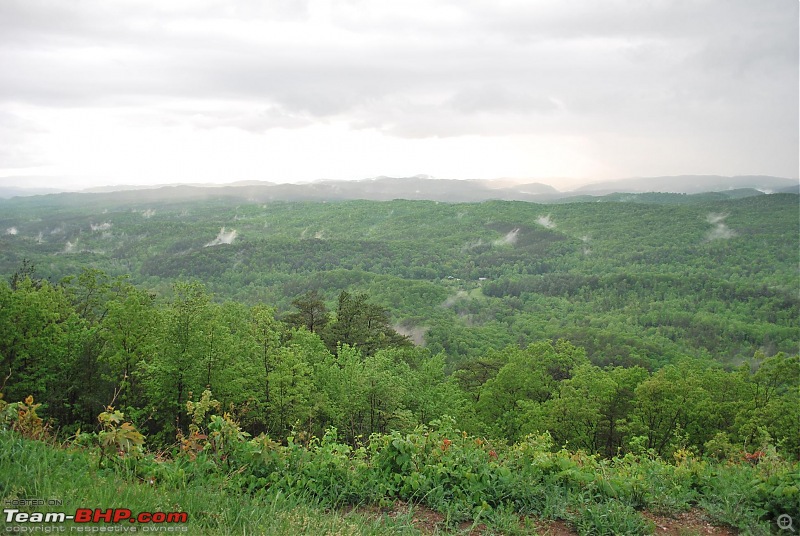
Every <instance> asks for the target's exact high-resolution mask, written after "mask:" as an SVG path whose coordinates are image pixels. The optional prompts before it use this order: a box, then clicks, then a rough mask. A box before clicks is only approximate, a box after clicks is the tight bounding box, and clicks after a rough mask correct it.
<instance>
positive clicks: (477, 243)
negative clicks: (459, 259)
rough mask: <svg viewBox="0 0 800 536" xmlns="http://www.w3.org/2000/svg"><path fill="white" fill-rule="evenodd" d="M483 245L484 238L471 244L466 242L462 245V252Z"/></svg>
mask: <svg viewBox="0 0 800 536" xmlns="http://www.w3.org/2000/svg"><path fill="white" fill-rule="evenodd" d="M482 245H483V240H482V239H480V238H479V239H478V240H477V241H476V242H470V243H469V244H464V245H463V246H461V253H464V252H466V251H469V250H471V249H475V248H479V247H481V246H482Z"/></svg>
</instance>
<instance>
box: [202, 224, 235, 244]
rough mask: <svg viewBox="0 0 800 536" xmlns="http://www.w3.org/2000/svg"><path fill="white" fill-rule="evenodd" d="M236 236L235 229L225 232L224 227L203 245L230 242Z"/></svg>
mask: <svg viewBox="0 0 800 536" xmlns="http://www.w3.org/2000/svg"><path fill="white" fill-rule="evenodd" d="M235 238H236V229H231V231H230V232H227V233H226V232H225V227H223V228H222V229H220V230H219V234H218V235H217V237H216V238H215V239H214V240H212V241H211V242H209V243H208V244H206V245H205V246H203V247H211V246H218V245H220V244H232V243H233V241H234V239H235Z"/></svg>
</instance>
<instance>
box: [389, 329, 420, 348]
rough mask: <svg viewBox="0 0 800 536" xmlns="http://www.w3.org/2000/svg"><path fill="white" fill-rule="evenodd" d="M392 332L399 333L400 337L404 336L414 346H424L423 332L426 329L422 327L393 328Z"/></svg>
mask: <svg viewBox="0 0 800 536" xmlns="http://www.w3.org/2000/svg"><path fill="white" fill-rule="evenodd" d="M393 327H394V330H395V331H396V332H397V333H399V334H400V335H405V336H406V337H408V338H409V339H411V342H413V343H414V346H425V332H426V331H427V329H428V328H424V327H403V326H393Z"/></svg>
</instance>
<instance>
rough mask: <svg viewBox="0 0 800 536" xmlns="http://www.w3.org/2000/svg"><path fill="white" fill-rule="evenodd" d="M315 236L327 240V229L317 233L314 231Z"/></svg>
mask: <svg viewBox="0 0 800 536" xmlns="http://www.w3.org/2000/svg"><path fill="white" fill-rule="evenodd" d="M314 238H316V239H317V240H325V231H324V230H323V231H317V232H316V233H314Z"/></svg>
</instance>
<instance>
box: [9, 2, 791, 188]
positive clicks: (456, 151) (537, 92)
mask: <svg viewBox="0 0 800 536" xmlns="http://www.w3.org/2000/svg"><path fill="white" fill-rule="evenodd" d="M798 5H799V4H798V2H797V0H758V1H753V0H261V1H255V0H254V1H247V0H238V1H237V0H218V1H217V0H180V1H177V0H152V1H144V0H82V1H63V0H0V181H2V182H4V183H5V184H7V185H8V183H9V182H15V183H17V184H15V185H17V186H34V185H35V186H41V185H51V186H52V185H56V186H61V187H64V186H69V187H83V186H89V185H99V184H132V183H149V184H152V183H167V182H218V183H222V182H231V181H235V180H247V179H257V180H268V181H274V182H297V181H310V180H316V179H323V178H327V179H361V178H366V177H373V176H378V175H389V176H409V175H415V174H428V175H432V176H435V177H438V178H448V179H459V178H464V179H468V178H495V177H516V178H520V179H544V182H549V183H551V184H554V185H555V186H557V187H559V186H560V187H562V188H564V187H570V186H575V185H577V184H578V183H585V182H591V181H596V180H601V179H610V178H621V177H631V176H656V175H677V174H721V175H741V174H767V175H777V176H783V177H797V176H798V152H799V149H798V146H799V145H800V140H799V139H798V100H799V99H800V96H798V77H799V75H798V63H799V62H798ZM21 176H26V177H29V178H27V179H24V180H23V179H20V178H19V177H21ZM4 177H5V180H4V179H3V178H4ZM10 177H15V178H13V179H10ZM44 177H53V179H46V178H44ZM558 178H562V179H558Z"/></svg>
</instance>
